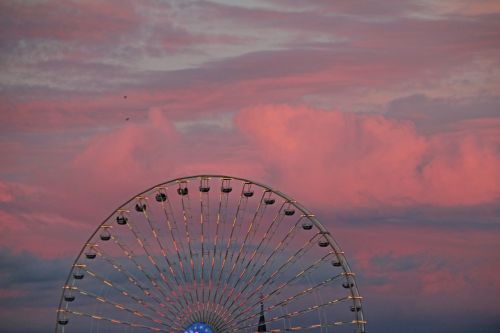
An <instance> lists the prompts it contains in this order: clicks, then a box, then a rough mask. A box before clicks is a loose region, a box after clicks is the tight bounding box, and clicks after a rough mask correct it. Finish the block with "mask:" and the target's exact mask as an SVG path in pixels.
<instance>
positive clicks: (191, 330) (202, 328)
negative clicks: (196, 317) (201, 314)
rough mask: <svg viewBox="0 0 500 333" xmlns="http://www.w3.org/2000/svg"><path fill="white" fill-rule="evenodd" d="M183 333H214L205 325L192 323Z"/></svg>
mask: <svg viewBox="0 0 500 333" xmlns="http://www.w3.org/2000/svg"><path fill="white" fill-rule="evenodd" d="M184 333H214V331H212V329H211V328H210V326H208V325H207V324H205V323H194V324H192V325H191V326H189V327H188V328H187V329H186V330H185V331H184Z"/></svg>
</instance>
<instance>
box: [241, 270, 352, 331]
mask: <svg viewBox="0 0 500 333" xmlns="http://www.w3.org/2000/svg"><path fill="white" fill-rule="evenodd" d="M343 276H344V273H342V274H338V275H335V276H332V277H330V278H328V279H326V280H323V281H321V282H319V283H317V284H315V285H314V286H312V287H309V288H306V289H304V290H302V291H300V292H298V293H296V294H295V295H293V296H290V297H287V298H286V299H283V300H280V301H278V302H277V303H276V304H273V305H271V306H268V307H266V308H265V312H270V311H273V310H275V309H276V308H278V307H283V306H286V305H287V304H289V303H291V302H293V301H297V300H300V298H301V297H303V296H306V295H308V294H311V293H314V292H317V291H318V290H319V289H321V288H323V287H325V286H328V285H329V284H330V283H332V282H334V281H336V280H337V279H339V278H341V277H343ZM287 284H288V283H287ZM275 291H277V289H276V290H275ZM273 295H274V294H273ZM266 297H267V299H268V300H269V299H272V295H271V293H270V294H267V295H266ZM349 297H350V296H349ZM264 300H265V298H263V301H264ZM257 304H258V303H257ZM257 304H254V306H255V305H257ZM259 314H260V313H259V312H255V313H254V314H252V315H250V316H248V317H245V318H242V319H241V321H239V322H244V321H247V320H250V319H252V318H255V317H257V316H258V315H259Z"/></svg>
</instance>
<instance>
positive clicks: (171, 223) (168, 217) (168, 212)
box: [161, 195, 194, 303]
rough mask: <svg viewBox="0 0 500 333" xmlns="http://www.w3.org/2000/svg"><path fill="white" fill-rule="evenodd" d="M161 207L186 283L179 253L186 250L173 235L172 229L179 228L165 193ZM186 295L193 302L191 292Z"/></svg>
mask: <svg viewBox="0 0 500 333" xmlns="http://www.w3.org/2000/svg"><path fill="white" fill-rule="evenodd" d="M161 207H162V210H163V213H164V215H165V222H166V224H167V227H168V230H169V232H170V237H171V238H172V244H173V245H174V249H175V252H176V255H177V259H178V261H179V267H180V269H181V273H182V277H183V279H184V285H188V284H189V283H190V282H189V281H188V278H187V275H186V270H185V268H184V260H183V259H182V257H183V255H181V250H182V253H186V251H185V250H184V245H183V244H182V242H178V241H177V238H176V237H175V232H174V229H175V230H179V228H178V227H177V222H176V219H175V215H174V213H173V209H172V204H171V202H170V200H169V198H168V196H166V195H165V200H162V201H161ZM188 295H189V297H190V299H191V303H193V302H194V300H193V296H192V294H191V292H189V294H188Z"/></svg>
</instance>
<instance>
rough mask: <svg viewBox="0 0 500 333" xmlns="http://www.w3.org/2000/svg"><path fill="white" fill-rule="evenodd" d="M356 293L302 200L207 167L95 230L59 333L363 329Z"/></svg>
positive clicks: (158, 189) (74, 276) (66, 299)
mask: <svg viewBox="0 0 500 333" xmlns="http://www.w3.org/2000/svg"><path fill="white" fill-rule="evenodd" d="M361 301H362V297H361V296H360V295H359V292H358V288H357V286H356V283H355V278H354V273H353V272H352V271H351V269H350V268H349V265H348V263H347V260H346V258H345V255H344V252H342V250H341V249H340V247H339V246H338V244H337V242H336V241H335V240H334V239H333V237H332V235H331V234H330V233H329V232H328V230H327V229H326V228H325V227H324V226H323V225H322V224H321V223H320V222H319V221H318V219H317V218H316V217H315V216H314V215H313V214H311V213H310V212H309V211H308V210H307V209H306V208H304V207H303V206H302V205H300V204H299V203H298V202H296V201H295V200H293V199H292V198H290V197H288V196H287V195H285V194H283V193H281V192H279V191H276V190H273V189H272V188H270V187H269V186H266V185H263V184H259V183H256V182H253V181H249V180H246V179H242V178H237V177H226V176H215V175H201V176H192V177H184V178H179V179H175V180H171V181H168V182H165V183H163V184H160V185H157V186H154V187H152V188H150V189H148V190H146V191H144V192H142V193H140V194H138V195H136V196H134V197H133V198H132V199H130V200H129V201H127V202H125V203H124V204H123V205H121V206H120V207H119V208H118V209H116V210H115V211H114V212H113V213H112V214H111V215H110V216H109V217H108V218H107V219H105V220H104V222H102V223H101V224H100V225H99V226H98V228H97V229H96V230H95V232H94V233H93V234H92V235H91V236H90V238H89V239H88V241H87V242H86V243H85V244H84V246H83V248H82V250H81V251H80V253H79V255H78V257H77V258H76V260H75V262H74V264H73V266H72V268H71V272H70V274H69V276H68V279H67V281H66V283H65V285H64V288H63V292H62V296H61V301H60V305H59V309H58V314H57V323H56V330H55V331H56V333H63V332H70V333H73V332H75V333H76V332H151V331H153V332H185V331H186V329H187V328H188V327H197V326H196V325H195V324H196V323H202V324H203V325H206V326H208V327H210V328H211V330H213V332H217V333H225V332H255V331H267V332H283V331H308V332H309V331H312V332H357V333H360V332H364V330H365V321H364V318H363V311H362V307H361ZM193 325H195V326H193ZM206 326H203V327H206ZM200 327H201V326H200Z"/></svg>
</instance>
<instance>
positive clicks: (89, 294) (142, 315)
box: [72, 287, 172, 327]
mask: <svg viewBox="0 0 500 333" xmlns="http://www.w3.org/2000/svg"><path fill="white" fill-rule="evenodd" d="M72 290H74V291H76V292H78V293H79V294H81V295H84V296H87V297H90V298H92V299H95V300H97V301H98V302H101V303H103V304H108V305H110V306H112V307H113V308H116V309H118V310H120V311H125V312H128V313H130V314H132V315H134V316H136V317H139V318H144V319H147V320H149V321H151V322H154V323H155V324H159V325H162V326H166V327H170V326H169V325H168V324H167V323H166V322H164V321H161V320H158V319H155V318H153V317H151V316H150V315H148V314H146V313H144V312H141V311H139V310H137V309H133V308H130V307H127V306H126V305H124V304H120V303H118V302H115V301H113V300H110V299H109V298H106V297H103V296H100V295H97V294H95V293H93V292H91V291H88V290H83V289H80V288H78V287H73V288H72ZM157 314H158V313H157ZM164 318H165V317H164ZM167 319H169V320H170V321H171V320H172V318H167Z"/></svg>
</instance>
